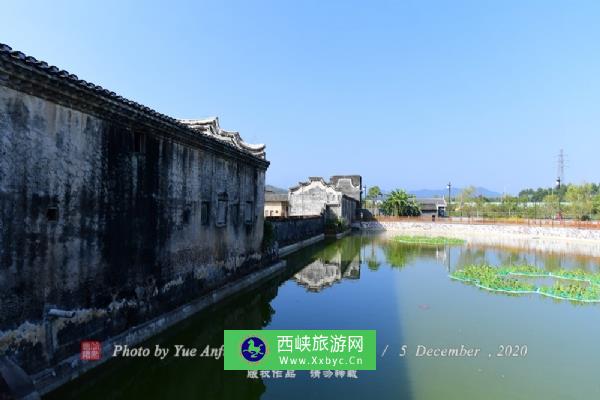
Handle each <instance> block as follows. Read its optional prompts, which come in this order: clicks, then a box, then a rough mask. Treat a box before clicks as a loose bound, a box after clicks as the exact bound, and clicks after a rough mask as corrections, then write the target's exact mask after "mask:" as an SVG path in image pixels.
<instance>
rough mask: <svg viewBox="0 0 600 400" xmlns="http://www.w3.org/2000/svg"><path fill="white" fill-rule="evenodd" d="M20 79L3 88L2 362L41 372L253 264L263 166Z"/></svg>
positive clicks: (0, 143)
mask: <svg viewBox="0 0 600 400" xmlns="http://www.w3.org/2000/svg"><path fill="white" fill-rule="evenodd" d="M7 65H8V64H7ZM6 76H10V75H5V78H6ZM19 82H20V80H18V79H15V80H9V83H10V87H9V86H8V85H7V86H4V85H3V81H2V80H0V304H1V307H0V352H7V353H9V354H11V355H12V356H14V358H15V359H16V360H17V362H18V363H19V364H20V365H21V366H22V367H23V368H25V369H26V370H27V372H29V373H31V372H35V371H39V370H40V369H42V368H44V367H46V366H48V365H49V364H52V363H53V362H55V361H56V360H60V359H61V358H64V357H65V356H67V355H71V354H73V353H76V352H78V351H79V340H80V339H81V338H88V339H96V340H102V339H104V338H107V337H110V336H112V335H115V334H117V333H120V332H122V331H124V330H125V329H127V328H128V327H130V326H132V325H134V324H137V323H140V322H142V321H145V320H148V319H149V318H152V317H154V316H157V315H160V314H161V313H163V312H165V311H167V310H170V309H173V308H174V307H176V306H178V305H181V304H183V303H185V302H187V301H189V300H190V299H193V298H195V297H197V296H199V295H200V294H202V293H206V292H207V291H210V290H211V289H212V288H214V287H216V286H219V285H220V284H222V283H223V282H225V281H226V280H229V279H232V278H233V277H235V276H237V275H240V274H243V273H245V272H247V271H250V270H252V269H253V268H257V267H258V266H259V265H260V263H261V240H262V235H263V203H264V179H265V178H264V177H265V169H266V167H267V165H268V163H267V162H266V161H264V160H258V161H256V162H254V161H253V157H246V156H244V155H243V154H241V153H239V152H236V151H234V149H231V150H228V148H227V146H225V145H221V144H219V143H215V144H214V145H213V144H211V142H209V141H207V140H206V139H202V140H200V139H201V138H198V140H196V139H194V138H193V134H189V135H188V134H187V133H186V132H185V131H184V132H183V133H182V134H181V136H182V137H183V136H185V137H186V140H185V141H183V140H180V138H178V137H174V136H173V135H172V133H171V132H169V131H167V130H166V129H164V127H163V125H161V124H159V123H158V122H157V123H156V125H152V121H151V118H149V117H148V116H143V115H142V116H138V115H136V114H133V113H132V114H131V115H128V114H124V115H120V116H119V117H118V118H117V117H116V116H115V115H114V111H113V110H109V108H108V105H109V103H108V101H107V103H106V104H107V105H106V107H107V108H106V115H104V114H103V112H102V110H103V109H102V106H101V105H99V106H98V107H90V110H89V111H86V110H84V109H83V108H85V104H86V103H85V102H83V101H82V102H81V104H82V106H81V107H79V106H78V105H77V104H79V103H77V102H73V106H67V105H65V104H66V103H67V102H68V101H67V100H65V99H64V98H63V99H61V100H60V101H56V102H55V101H53V100H52V94H48V93H45V94H44V96H40V97H38V96H35V95H32V94H31V93H29V94H28V93H27V92H30V91H31V90H34V91H35V88H34V89H31V86H28V89H27V90H25V89H24V90H18V85H19V84H20V83H19ZM50 83H51V82H50V81H49V84H50ZM206 143H208V144H207V145H206ZM209 145H210V146H212V148H211V147H207V146H209ZM223 199H225V201H226V202H225V203H221V204H225V205H226V209H227V221H226V223H225V224H224V225H223V226H218V225H217V224H216V221H217V211H218V208H219V204H220V203H219V200H223ZM203 210H204V211H208V213H207V215H208V219H207V220H205V219H203V217H202V214H203ZM50 305H53V306H56V307H58V308H61V309H66V310H75V317H74V318H72V319H46V320H45V318H44V308H45V307H48V306H50ZM45 321H46V322H45ZM45 324H46V325H45ZM48 326H49V327H50V329H49V330H46V329H45V328H46V327H48ZM47 332H49V333H50V334H49V335H48V334H46V333H47Z"/></svg>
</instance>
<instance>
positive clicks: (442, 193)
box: [408, 187, 502, 198]
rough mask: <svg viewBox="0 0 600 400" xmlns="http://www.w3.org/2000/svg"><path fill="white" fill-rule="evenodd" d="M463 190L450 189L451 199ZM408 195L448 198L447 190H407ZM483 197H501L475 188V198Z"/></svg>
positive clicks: (486, 190) (483, 189)
mask: <svg viewBox="0 0 600 400" xmlns="http://www.w3.org/2000/svg"><path fill="white" fill-rule="evenodd" d="M462 191H463V188H455V187H453V188H452V197H453V198H454V196H458V194H459V193H460V192H462ZM408 193H409V194H412V195H415V196H416V197H441V196H448V189H421V190H409V191H408ZM480 195H481V196H483V197H489V198H496V197H502V193H498V192H494V191H493V190H489V189H486V188H483V187H476V188H475V196H480Z"/></svg>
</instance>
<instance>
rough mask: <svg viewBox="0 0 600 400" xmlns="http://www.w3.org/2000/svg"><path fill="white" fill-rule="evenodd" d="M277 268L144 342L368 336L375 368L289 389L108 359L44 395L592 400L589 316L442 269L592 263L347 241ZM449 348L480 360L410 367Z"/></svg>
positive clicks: (596, 336) (198, 367)
mask: <svg viewBox="0 0 600 400" xmlns="http://www.w3.org/2000/svg"><path fill="white" fill-rule="evenodd" d="M287 261H288V268H287V270H286V273H285V274H282V275H280V276H278V277H276V278H274V279H271V280H270V281H268V282H265V283H264V284H262V285H261V286H259V287H257V288H254V289H253V290H251V291H250V292H247V293H244V294H241V295H239V296H237V297H236V298H233V299H231V300H229V301H227V302H226V303H225V304H221V305H219V306H217V307H214V308H212V309H210V310H208V311H207V312H203V313H201V314H199V315H197V316H196V317H193V318H191V319H189V320H186V321H184V322H183V323H181V324H179V325H177V326H175V327H173V328H171V329H169V330H168V331H166V332H165V333H163V334H161V335H159V336H157V337H155V338H153V339H152V340H150V341H149V342H147V343H145V344H144V345H145V346H154V345H155V344H160V345H162V346H169V347H173V346H174V345H177V344H182V345H185V346H186V347H196V348H198V349H200V350H202V349H204V348H205V347H206V346H207V345H209V346H210V347H213V348H218V347H220V346H221V344H222V343H223V330H224V329H375V330H377V347H378V349H377V351H378V357H379V358H378V360H377V370H376V371H358V372H357V373H356V379H354V378H348V377H339V376H338V377H336V376H335V375H334V376H332V377H330V378H327V377H325V376H324V375H325V374H323V375H321V377H320V378H315V377H311V376H310V373H309V372H308V371H297V372H296V377H295V378H287V379H286V378H285V377H281V378H273V377H272V376H271V377H269V378H259V379H252V378H248V377H247V372H245V371H224V370H223V360H222V359H220V360H215V359H214V358H213V359H211V358H201V357H196V358H191V359H182V358H174V357H167V358H166V359H164V360H162V361H160V360H157V359H154V358H148V359H123V358H120V359H113V360H111V361H109V362H107V363H106V364H104V365H103V366H101V367H99V368H97V369H95V370H92V371H91V372H89V373H87V374H85V375H83V376H82V377H81V378H79V379H78V380H76V381H73V382H71V383H70V384H68V385H66V386H64V387H62V388H61V389H59V390H58V391H56V392H54V393H51V394H50V395H49V396H47V397H48V398H51V399H102V400H108V399H334V398H335V399H338V398H339V399H367V398H372V399H396V400H400V399H415V400H421V399H422V400H425V399H427V400H429V399H461V400H464V399H486V400H491V399H502V400H505V399H544V400H547V399H561V400H562V399H597V398H600V379H599V378H598V371H600V305H593V304H592V305H581V304H575V303H571V302H568V301H559V300H553V299H549V298H544V297H540V296H537V295H523V296H510V295H504V294H498V293H490V292H487V291H485V290H481V289H477V288H475V287H473V286H469V285H465V284H463V283H461V282H457V281H453V280H451V279H450V278H448V272H449V271H453V270H455V269H457V268H461V266H464V265H467V264H470V263H489V264H494V265H496V264H511V263H512V264H518V263H519V264H520V263H529V264H535V265H537V266H540V267H543V268H546V269H548V270H555V269H558V268H581V269H585V270H588V271H594V272H598V271H600V259H598V258H592V257H587V256H577V255H568V254H551V253H543V252H537V253H536V252H532V251H525V250H519V249H509V248H499V247H493V246H479V245H469V244H466V245H462V246H452V247H448V246H438V247H431V246H415V245H407V244H400V243H394V242H392V241H390V240H389V239H386V238H384V237H382V236H350V237H346V238H344V239H342V240H339V241H334V242H325V243H321V244H317V245H314V246H311V247H309V248H306V249H303V250H302V251H300V252H297V253H295V254H293V255H291V256H289V257H288V258H287ZM461 345H464V346H465V347H466V348H472V349H480V350H479V352H478V356H476V357H462V358H461V357H452V358H450V357H445V358H444V357H425V356H423V357H418V356H417V349H419V347H418V346H424V347H425V348H428V349H431V350H432V351H433V350H434V349H444V348H460V346H461ZM403 346H405V347H404V350H403ZM420 349H421V350H422V349H423V347H421V348H420ZM402 353H404V356H400V354H402ZM382 354H383V356H381V355H382ZM509 354H510V356H508V355H509ZM284 376H285V375H284Z"/></svg>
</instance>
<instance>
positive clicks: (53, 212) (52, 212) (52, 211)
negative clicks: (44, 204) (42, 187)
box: [46, 207, 58, 222]
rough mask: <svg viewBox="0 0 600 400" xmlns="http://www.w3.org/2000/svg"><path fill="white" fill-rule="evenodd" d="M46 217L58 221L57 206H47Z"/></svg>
mask: <svg viewBox="0 0 600 400" xmlns="http://www.w3.org/2000/svg"><path fill="white" fill-rule="evenodd" d="M46 219H47V220H48V221H51V222H56V221H58V207H48V209H47V210H46Z"/></svg>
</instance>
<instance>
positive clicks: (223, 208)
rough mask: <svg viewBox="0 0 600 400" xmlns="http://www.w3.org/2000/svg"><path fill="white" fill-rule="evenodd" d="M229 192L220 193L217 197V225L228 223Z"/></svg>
mask: <svg viewBox="0 0 600 400" xmlns="http://www.w3.org/2000/svg"><path fill="white" fill-rule="evenodd" d="M228 200H229V199H228V197H227V193H222V194H219V197H218V199H217V226H225V225H227V202H228Z"/></svg>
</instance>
